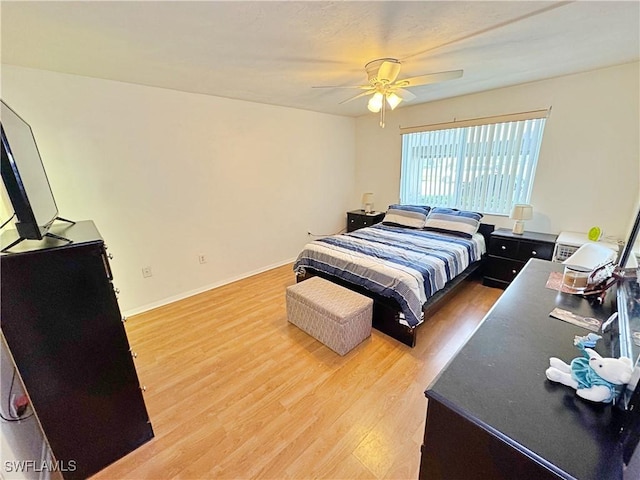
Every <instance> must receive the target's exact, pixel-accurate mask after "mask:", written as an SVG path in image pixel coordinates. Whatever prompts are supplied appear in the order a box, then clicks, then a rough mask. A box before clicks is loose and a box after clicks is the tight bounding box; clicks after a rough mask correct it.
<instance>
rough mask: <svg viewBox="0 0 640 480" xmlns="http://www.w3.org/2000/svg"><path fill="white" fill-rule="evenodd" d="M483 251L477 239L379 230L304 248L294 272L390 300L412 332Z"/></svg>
mask: <svg viewBox="0 0 640 480" xmlns="http://www.w3.org/2000/svg"><path fill="white" fill-rule="evenodd" d="M485 251H486V247H485V242H484V238H483V237H482V235H480V234H478V233H476V234H475V235H474V236H473V238H471V239H466V238H461V237H456V236H453V235H448V234H444V233H437V232H428V231H424V230H413V229H408V228H402V227H391V226H388V225H382V224H378V225H374V226H373V227H368V228H362V229H359V230H356V231H354V232H351V233H346V234H342V235H334V236H331V237H327V238H323V239H320V240H315V241H313V242H311V243H308V244H307V245H306V246H305V248H304V250H303V251H302V252H301V253H300V255H299V256H298V259H297V260H296V262H295V264H294V270H295V271H296V272H298V271H304V269H305V267H310V268H312V269H314V270H316V271H319V272H324V273H327V274H329V275H333V276H335V277H339V278H342V279H344V280H346V281H348V282H350V283H353V284H356V285H361V286H363V287H365V288H367V289H368V290H369V291H372V292H375V293H377V294H380V295H382V296H384V297H390V298H393V299H395V300H396V301H397V302H398V304H399V305H400V307H401V309H402V313H403V314H404V317H405V320H406V322H407V323H408V324H409V325H410V326H415V325H417V324H418V323H420V321H421V316H422V306H423V305H424V303H425V302H426V301H427V299H429V298H430V297H431V296H432V295H433V294H434V293H436V292H437V291H438V290H440V289H442V288H443V287H444V286H445V284H446V283H447V282H448V281H449V280H451V279H452V278H454V277H455V276H456V275H458V274H459V273H461V272H462V271H463V270H464V269H465V268H467V266H469V264H470V263H473V262H475V261H477V260H480V257H481V256H482V254H483V253H485Z"/></svg>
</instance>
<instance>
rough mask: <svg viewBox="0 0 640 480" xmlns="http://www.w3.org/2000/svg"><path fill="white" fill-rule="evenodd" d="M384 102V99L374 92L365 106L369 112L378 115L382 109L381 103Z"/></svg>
mask: <svg viewBox="0 0 640 480" xmlns="http://www.w3.org/2000/svg"><path fill="white" fill-rule="evenodd" d="M383 101H384V97H383V96H382V94H381V93H380V92H376V93H374V94H373V97H371V98H370V99H369V103H368V104H367V108H368V109H369V111H370V112H373V113H378V112H379V111H380V109H381V108H382V102H383Z"/></svg>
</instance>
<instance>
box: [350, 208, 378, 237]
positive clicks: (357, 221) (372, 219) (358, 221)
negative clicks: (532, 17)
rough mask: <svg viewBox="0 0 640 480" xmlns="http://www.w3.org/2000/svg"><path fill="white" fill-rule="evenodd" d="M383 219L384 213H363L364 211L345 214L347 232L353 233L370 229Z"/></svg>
mask: <svg viewBox="0 0 640 480" xmlns="http://www.w3.org/2000/svg"><path fill="white" fill-rule="evenodd" d="M383 218H384V212H371V213H365V212H364V210H353V211H351V212H347V232H353V231H354V230H358V229H359V228H363V227H370V226H371V225H375V224H376V223H380V222H381V221H382V219H383Z"/></svg>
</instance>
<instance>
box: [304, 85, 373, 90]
mask: <svg viewBox="0 0 640 480" xmlns="http://www.w3.org/2000/svg"><path fill="white" fill-rule="evenodd" d="M311 88H359V89H360V90H364V89H367V88H371V85H317V86H312V87H311Z"/></svg>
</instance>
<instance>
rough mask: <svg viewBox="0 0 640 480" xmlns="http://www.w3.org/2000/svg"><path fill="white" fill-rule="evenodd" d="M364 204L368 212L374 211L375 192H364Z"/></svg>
mask: <svg viewBox="0 0 640 480" xmlns="http://www.w3.org/2000/svg"><path fill="white" fill-rule="evenodd" d="M362 205H364V211H365V212H366V213H371V212H372V211H373V193H371V192H367V193H363V194H362Z"/></svg>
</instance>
